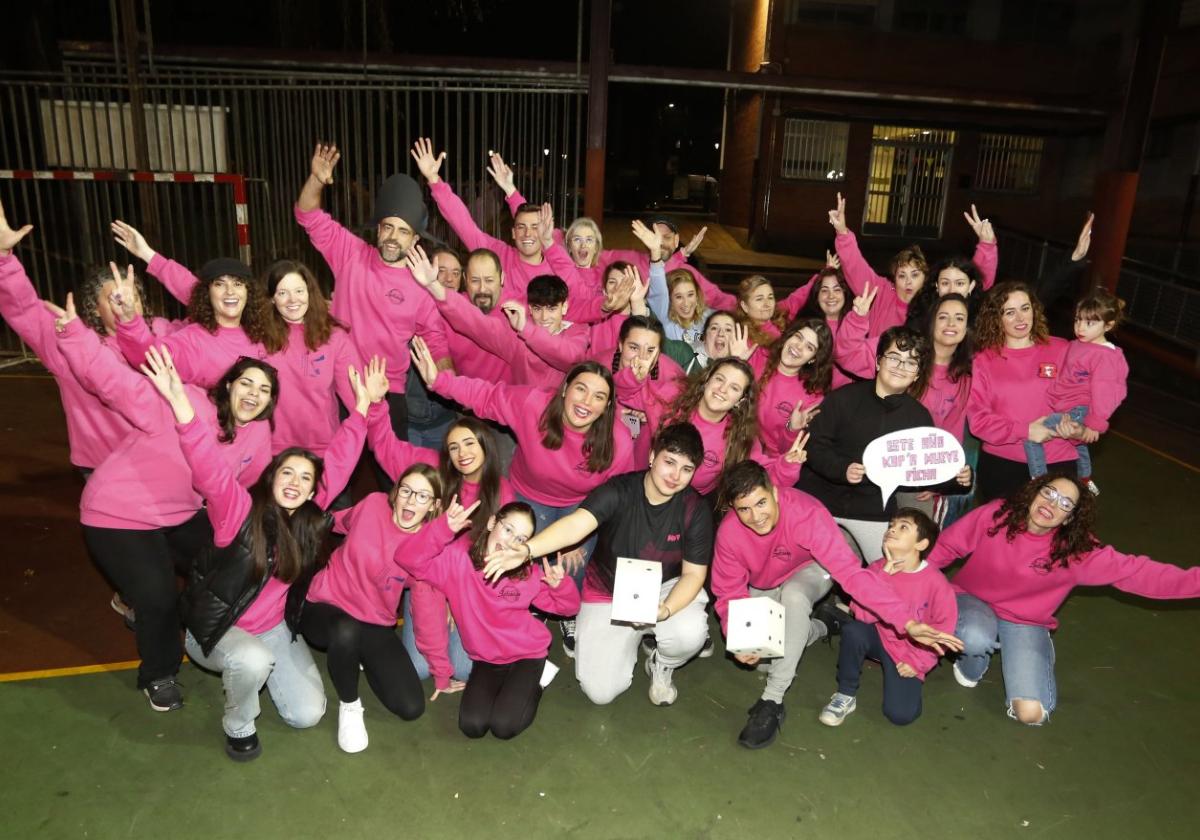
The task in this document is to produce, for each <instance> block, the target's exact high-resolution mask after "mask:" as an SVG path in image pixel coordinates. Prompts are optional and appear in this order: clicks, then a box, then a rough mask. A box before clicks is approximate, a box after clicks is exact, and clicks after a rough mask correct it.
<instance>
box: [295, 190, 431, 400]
mask: <svg viewBox="0 0 1200 840" xmlns="http://www.w3.org/2000/svg"><path fill="white" fill-rule="evenodd" d="M295 215H296V221H297V222H299V223H300V225H301V226H302V227H303V228H304V230H305V231H306V232H307V233H308V238H309V239H310V240H311V241H312V244H313V247H314V248H316V249H317V250H318V251H320V252H321V256H323V257H324V258H325V262H326V263H327V264H328V265H329V269H330V271H332V272H333V279H334V285H335V287H336V288H335V289H334V295H333V302H332V304H331V305H330V307H329V312H330V314H332V315H333V317H335V318H337V319H338V320H339V321H341V322H342V323H343V324H346V325H347V326H349V327H350V335H351V337H352V338H353V339H354V344H355V346H356V347H357V348H358V356H359V358H361V359H370V358H371V357H372V356H375V355H379V356H382V357H383V358H385V359H386V360H387V367H388V382H389V383H390V384H391V391H392V392H393V393H398V394H402V393H404V383H405V381H406V380H407V379H408V364H409V355H408V353H409V350H408V342H409V341H410V340H411V339H412V337H413V336H414V335H420V336H421V337H422V338H424V339H425V341H426V342H427V343H428V344H429V352H430V353H432V354H433V358H434V359H435V360H437V361H441V360H442V359H448V358H449V357H450V348H449V347H448V346H447V344H446V331H445V326H444V325H443V324H442V319H441V316H439V315H438V313H437V308H436V307H435V306H434V305H433V301H432V300H430V298H429V293H428V292H426V291H425V290H424V289H422V288H421V286H420V285H419V284H418V283H417V281H416V280H414V279H413V276H412V274H411V273H409V270H408V269H407V268H403V267H399V266H393V265H389V264H387V263H385V262H384V261H383V259H382V258H381V257H380V256H379V251H378V250H376V249H375V248H373V247H372V246H371V245H369V244H367V243H366V242H364V241H363V240H361V239H359V238H358V237H357V236H355V235H354V234H352V233H351V232H350V231H348V230H346V229H345V228H344V227H342V226H341V225H339V224H338V223H337V222H335V221H334V220H333V218H332V217H331V216H330V215H329V214H328V213H326V212H325V211H324V210H321V209H319V208H318V209H315V210H309V211H307V212H305V211H302V210H301V209H300V208H299V207H297V208H295Z"/></svg>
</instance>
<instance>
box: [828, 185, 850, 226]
mask: <svg viewBox="0 0 1200 840" xmlns="http://www.w3.org/2000/svg"><path fill="white" fill-rule="evenodd" d="M829 224H831V225H833V230H834V232H835V233H837V234H838V236H841V235H842V234H843V233H846V232H847V231H848V230H850V229H849V228H848V227H846V199H844V198H842V194H841V193H838V194H837V207H835V208H833V209H832V210H830V211H829Z"/></svg>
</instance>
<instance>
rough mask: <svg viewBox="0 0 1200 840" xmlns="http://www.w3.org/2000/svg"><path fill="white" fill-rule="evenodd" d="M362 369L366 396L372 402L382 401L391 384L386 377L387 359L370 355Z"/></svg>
mask: <svg viewBox="0 0 1200 840" xmlns="http://www.w3.org/2000/svg"><path fill="white" fill-rule="evenodd" d="M364 371H365V373H366V377H365V378H364V379H363V386H364V387H365V388H366V389H367V397H368V398H369V399H370V400H371V402H373V403H377V402H383V401H384V400H385V399H386V398H387V395H388V388H389V387H390V385H391V383H389V382H388V378H387V359H384V358H383V357H381V356H372V357H371V361H369V362H367V366H366V368H365V369H364Z"/></svg>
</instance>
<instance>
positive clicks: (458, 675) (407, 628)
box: [400, 589, 471, 682]
mask: <svg viewBox="0 0 1200 840" xmlns="http://www.w3.org/2000/svg"><path fill="white" fill-rule="evenodd" d="M410 598H411V594H410V593H409V591H408V589H405V590H404V600H403V601H402V604H403V609H404V626H403V627H402V628H401V629H400V641H401V643H403V645H404V649H405V650H406V651H408V656H409V658H410V659H411V660H412V664H413V667H414V668H416V669H417V678H418V679H422V680H424V679H428V678H429V663H428V662H426V661H425V657H424V656H422V655H421V651H420V650H418V649H417V637H416V634H415V633H414V632H413V617H412V605H411V604H410V603H409V600H410ZM446 652H447V653H448V654H449V655H450V664H451V665H453V666H454V679H456V680H462V681H463V682H466V681H467V678H468V677H470V676H471V657H469V656H467V652H466V651H465V650H463V646H462V639H460V638H459V636H458V627H457V626H455V627H452V628H451V629H450V645H449V648H448V649H447V651H446Z"/></svg>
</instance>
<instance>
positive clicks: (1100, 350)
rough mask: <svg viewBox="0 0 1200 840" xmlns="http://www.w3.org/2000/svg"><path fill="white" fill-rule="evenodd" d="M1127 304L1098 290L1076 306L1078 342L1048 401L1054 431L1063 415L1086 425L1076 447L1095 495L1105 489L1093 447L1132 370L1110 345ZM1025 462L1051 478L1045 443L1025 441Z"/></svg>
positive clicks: (1082, 473)
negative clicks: (1098, 480) (1100, 482)
mask: <svg viewBox="0 0 1200 840" xmlns="http://www.w3.org/2000/svg"><path fill="white" fill-rule="evenodd" d="M1124 309H1125V302H1124V301H1122V300H1120V299H1119V298H1117V297H1116V296H1115V295H1113V294H1112V293H1111V292H1109V291H1107V290H1105V289H1095V290H1094V291H1092V292H1090V293H1089V294H1088V295H1087V296H1086V297H1084V298H1083V299H1082V300H1081V301H1079V302H1078V303H1077V304H1075V340H1074V341H1072V342H1071V343H1070V344H1069V345H1067V355H1066V358H1064V359H1063V363H1062V375H1061V376H1059V377H1058V378H1057V379H1055V380H1054V382H1052V383H1051V385H1050V390H1049V391H1048V392H1047V394H1046V396H1047V398H1048V399H1049V400H1050V408H1051V409H1052V411H1051V413H1050V414H1048V415H1046V419H1045V420H1043V421H1042V424H1043V425H1044V426H1045V427H1046V428H1048V429H1054V428H1055V427H1057V426H1058V424H1059V422H1061V421H1062V419H1063V416H1064V415H1065V416H1067V417H1070V418H1071V419H1072V420H1074V421H1075V422H1076V423H1082V424H1083V426H1084V430H1083V439H1082V440H1081V441H1080V442H1079V443H1078V444H1076V445H1075V457H1076V461H1077V462H1078V463H1077V469H1078V472H1079V480H1080V481H1081V482H1083V484H1084V486H1085V487H1087V489H1088V490H1090V491H1091V492H1092V493H1093V494H1096V495H1099V493H1100V488H1099V487H1097V486H1096V482H1095V481H1093V480H1092V455H1091V452H1090V451H1089V450H1088V444H1089V443H1095V442H1096V441H1097V440H1099V438H1100V435H1101V433H1103V432H1106V431H1108V419H1109V417H1111V416H1112V413H1113V412H1114V411H1116V409H1117V406H1119V405H1120V404H1121V402H1122V401H1123V400H1124V399H1125V394H1126V388H1125V380H1126V379H1128V377H1129V365H1128V364H1126V362H1125V354H1124V353H1122V352H1121V348H1120V347H1117V346H1116V345H1114V344H1113V343H1112V342H1110V341H1109V340H1108V333H1110V332H1112V331H1113V330H1114V329H1116V327H1117V325H1118V324H1119V323H1121V317H1122V314H1123V310H1124ZM1025 460H1027V461H1028V462H1029V475H1030V477H1032V478H1037V477H1038V476H1041V475H1045V474H1046V451H1045V448H1044V447H1043V446H1042V444H1041V443H1039V442H1038V441H1034V440H1027V441H1025Z"/></svg>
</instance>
